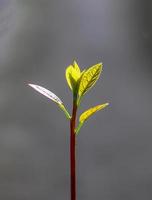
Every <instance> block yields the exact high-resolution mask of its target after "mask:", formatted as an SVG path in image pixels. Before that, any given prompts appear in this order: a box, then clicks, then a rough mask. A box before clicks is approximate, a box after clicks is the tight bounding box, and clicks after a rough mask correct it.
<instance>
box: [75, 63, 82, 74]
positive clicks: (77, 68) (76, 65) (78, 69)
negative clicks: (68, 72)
mask: <svg viewBox="0 0 152 200" xmlns="http://www.w3.org/2000/svg"><path fill="white" fill-rule="evenodd" d="M73 67H74V69H76V71H77V72H78V73H79V74H80V73H81V70H80V68H79V65H78V63H77V62H76V61H75V60H74V61H73Z"/></svg>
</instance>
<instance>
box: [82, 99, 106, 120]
mask: <svg viewBox="0 0 152 200" xmlns="http://www.w3.org/2000/svg"><path fill="white" fill-rule="evenodd" d="M108 105H109V103H104V104H101V105H97V106H95V107H92V108H90V109H88V110H86V111H85V112H84V113H82V114H81V116H80V118H79V122H80V123H84V122H85V121H86V120H87V119H88V118H89V117H91V115H93V114H94V113H96V112H97V111H99V110H102V109H103V108H105V107H107V106H108Z"/></svg>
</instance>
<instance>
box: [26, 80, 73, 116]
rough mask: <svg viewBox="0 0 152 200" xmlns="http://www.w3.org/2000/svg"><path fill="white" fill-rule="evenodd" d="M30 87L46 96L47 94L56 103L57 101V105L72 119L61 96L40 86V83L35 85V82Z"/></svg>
mask: <svg viewBox="0 0 152 200" xmlns="http://www.w3.org/2000/svg"><path fill="white" fill-rule="evenodd" d="M28 85H29V86H30V87H32V88H33V89H34V90H36V91H38V92H39V93H41V94H43V95H44V96H46V97H47V98H49V99H51V100H52V101H54V102H55V103H57V105H58V106H59V107H60V108H61V110H62V111H63V112H64V114H65V115H66V117H67V118H68V119H71V116H70V114H69V113H68V111H67V110H66V108H65V107H64V105H63V102H62V101H61V99H60V98H59V97H57V96H56V95H55V94H54V93H53V92H51V91H49V90H48V89H46V88H44V87H42V86H39V85H34V84H28Z"/></svg>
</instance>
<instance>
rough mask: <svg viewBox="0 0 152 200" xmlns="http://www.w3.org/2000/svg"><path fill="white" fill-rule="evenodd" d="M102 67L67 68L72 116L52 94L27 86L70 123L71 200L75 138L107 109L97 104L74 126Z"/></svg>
mask: <svg viewBox="0 0 152 200" xmlns="http://www.w3.org/2000/svg"><path fill="white" fill-rule="evenodd" d="M102 68H103V65H102V63H98V64H96V65H93V66H91V67H89V68H87V69H84V70H83V71H81V70H80V67H79V66H78V64H77V62H76V61H74V62H73V63H72V64H71V65H70V66H68V67H67V69H66V71H65V77H66V80H67V83H68V85H69V87H70V89H71V91H72V93H73V108H72V114H71V115H70V114H69V112H68V111H67V109H66V107H65V106H64V104H63V102H62V101H61V99H60V98H59V97H57V96H56V95H55V94H54V93H52V92H51V91H49V90H48V89H45V88H44V87H42V86H39V85H35V84H31V83H30V84H29V86H31V87H32V88H33V89H35V90H36V91H38V92H39V93H41V94H43V95H44V96H46V97H47V98H49V99H51V100H52V101H54V102H55V103H56V104H57V105H58V106H59V108H60V109H61V110H62V111H63V112H64V113H65V116H66V117H67V119H68V120H69V123H70V192H71V194H70V195H71V200H76V154H75V147H76V137H77V135H78V134H79V132H80V129H81V127H82V126H83V124H84V123H85V122H86V120H88V119H89V118H90V116H91V115H93V114H94V113H96V112H97V111H99V110H102V109H103V108H105V107H107V106H108V105H109V104H108V103H103V104H99V105H97V106H94V107H91V108H89V109H88V110H86V111H85V112H83V113H82V114H81V115H80V117H79V122H78V125H77V124H76V119H77V110H78V108H79V106H80V103H81V100H82V98H83V96H84V95H85V94H86V93H87V92H88V91H89V90H90V89H91V88H92V87H93V86H94V85H95V83H96V81H97V80H98V79H99V77H100V74H101V72H102Z"/></svg>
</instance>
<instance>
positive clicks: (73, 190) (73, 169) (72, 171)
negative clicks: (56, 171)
mask: <svg viewBox="0 0 152 200" xmlns="http://www.w3.org/2000/svg"><path fill="white" fill-rule="evenodd" d="M76 113H77V106H76V104H75V103H73V112H72V118H71V122H70V132H71V134H70V179H71V180H70V181H71V200H76V158H75V124H76Z"/></svg>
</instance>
